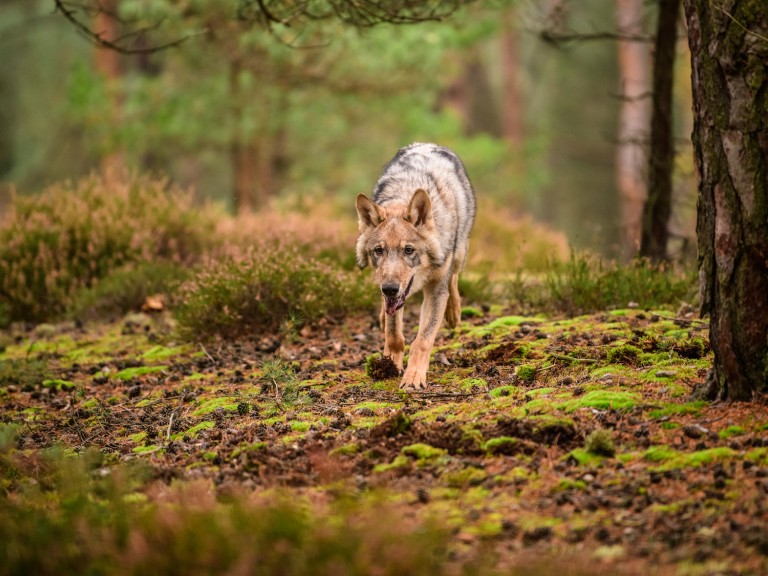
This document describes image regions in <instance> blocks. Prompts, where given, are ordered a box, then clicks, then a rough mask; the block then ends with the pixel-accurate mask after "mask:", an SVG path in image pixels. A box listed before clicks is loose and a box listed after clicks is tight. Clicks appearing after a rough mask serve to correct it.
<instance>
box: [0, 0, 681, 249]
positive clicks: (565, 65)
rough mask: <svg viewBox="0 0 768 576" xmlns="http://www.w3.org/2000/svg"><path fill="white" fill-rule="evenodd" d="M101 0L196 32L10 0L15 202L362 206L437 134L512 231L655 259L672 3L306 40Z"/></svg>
mask: <svg viewBox="0 0 768 576" xmlns="http://www.w3.org/2000/svg"><path fill="white" fill-rule="evenodd" d="M101 5H102V7H103V8H104V9H105V10H104V11H102V12H100V13H94V14H93V15H92V18H93V21H92V25H93V29H94V30H97V31H103V32H104V33H105V34H106V35H107V36H110V35H111V37H120V35H121V33H125V32H126V31H127V30H129V29H131V27H133V28H135V27H137V26H139V25H143V26H150V27H151V26H154V25H155V24H160V25H161V26H162V37H164V38H170V39H173V38H186V40H185V41H184V42H183V43H181V44H180V45H178V46H174V47H171V48H169V49H167V50H163V51H160V52H151V53H144V54H132V55H123V54H119V53H117V52H114V51H109V50H104V49H98V48H96V47H95V46H93V45H92V44H91V43H89V42H88V41H86V40H85V39H84V38H82V37H81V36H80V35H78V34H77V31H76V29H75V28H74V27H73V25H72V24H71V23H70V22H68V21H67V20H66V19H65V18H64V17H62V15H61V14H60V13H56V12H55V10H54V5H53V3H52V2H51V1H50V0H3V2H2V3H0V51H1V52H2V54H3V57H2V58H0V214H2V210H3V207H4V206H7V204H8V199H9V198H10V195H11V191H12V190H16V191H17V192H18V193H20V194H28V193H33V192H36V191H38V190H40V189H42V188H44V187H45V186H47V185H49V184H52V183H54V182H58V181H61V180H63V179H77V178H80V177H82V176H84V175H86V174H88V173H91V172H92V171H99V170H123V169H128V170H131V171H136V172H141V173H150V174H157V175H162V176H167V177H168V178H169V179H170V180H171V181H172V182H174V183H178V184H180V185H182V186H184V187H189V188H190V189H192V190H193V191H194V193H195V194H196V195H197V196H198V197H199V198H201V199H212V200H215V201H217V202H220V203H222V204H223V205H224V206H225V207H226V209H227V210H230V211H232V212H246V211H252V210H258V209H260V208H261V207H263V206H265V205H267V204H274V203H277V204H278V205H282V206H288V205H290V206H293V207H294V208H295V207H299V208H301V206H304V205H307V204H308V205H312V204H316V203H317V202H318V201H319V202H322V203H323V204H327V205H332V206H334V207H336V209H337V210H338V211H339V214H344V215H347V216H348V217H349V218H350V219H352V218H353V217H354V208H353V199H354V197H355V195H356V194H357V193H359V192H364V193H369V192H370V190H371V189H372V186H373V183H374V182H375V179H376V178H377V176H378V174H379V171H380V169H381V167H382V166H383V165H384V164H385V162H386V161H387V160H388V159H389V158H390V157H391V155H392V154H393V153H394V152H395V151H396V150H397V149H398V148H399V147H401V146H403V145H405V144H408V143H410V142H413V141H434V142H438V143H440V144H443V145H446V146H449V147H451V148H453V149H454V150H456V151H457V152H458V154H459V155H460V156H461V157H462V158H463V159H464V161H465V163H466V165H467V168H468V172H469V174H470V177H471V178H472V179H473V183H474V185H475V188H476V190H477V193H478V196H479V197H480V198H481V200H482V201H483V202H484V203H485V206H486V207H487V208H486V209H492V208H488V207H497V206H500V207H503V210H504V212H503V214H509V215H510V225H512V224H513V222H512V220H513V219H515V218H518V217H519V218H527V217H528V216H527V215H532V217H533V218H535V219H536V220H538V221H540V222H542V223H544V224H546V225H548V226H549V227H551V228H552V229H553V230H555V231H557V232H562V233H563V234H564V238H565V239H566V240H564V242H567V243H568V244H570V245H571V246H573V247H576V248H586V249H591V250H593V251H596V252H598V253H600V254H601V255H603V256H608V257H617V256H623V257H628V256H633V255H635V254H636V247H637V246H636V245H637V239H636V235H637V230H634V231H633V226H635V227H636V226H637V221H638V220H637V219H638V218H639V217H640V216H639V214H640V212H641V211H642V197H643V195H644V194H645V191H644V187H645V181H646V171H647V160H646V152H647V142H648V134H649V120H650V97H649V93H650V78H651V66H652V62H653V60H652V58H653V55H652V49H653V34H654V30H655V20H656V17H657V10H658V7H657V4H656V3H655V2H644V1H642V0H615V1H606V0H581V1H579V2H573V1H570V2H569V1H567V0H518V1H508V2H489V3H478V4H472V5H469V6H467V7H465V8H462V9H461V10H460V11H459V12H458V13H457V14H456V15H454V17H452V18H450V19H449V20H448V21H447V22H435V23H426V24H420V25H418V26H408V25H400V26H394V25H386V24H384V25H380V26H376V27H373V28H364V29H355V28H353V27H349V26H345V25H344V24H342V23H340V22H338V20H329V21H324V22H318V23H314V24H312V23H310V24H307V25H306V26H304V27H303V28H302V29H301V30H295V31H294V30H291V31H289V32H290V34H270V33H268V32H266V31H265V30H264V29H263V28H261V27H252V28H250V29H247V28H244V27H242V26H240V25H239V24H238V21H237V19H236V18H232V14H231V13H229V12H228V11H226V10H222V9H221V7H222V5H221V3H218V2H215V1H212V0H200V1H197V2H170V1H169V0H102V2H101ZM190 14H193V16H190ZM110 15H111V16H110ZM113 16H114V17H113ZM121 23H122V24H121ZM679 25H680V26H682V25H683V24H682V23H680V24H679ZM121 27H124V29H122V28H121ZM283 32H285V31H283ZM582 35H583V36H582ZM590 35H593V36H597V37H598V38H597V39H590ZM278 36H279V37H278ZM678 36H679V40H678V44H677V52H678V54H677V62H676V67H675V92H674V93H675V106H674V108H675V109H674V118H675V133H676V138H675V142H676V147H677V156H676V163H675V180H674V202H673V211H672V220H671V222H670V230H671V233H672V239H671V243H670V253H671V255H672V256H673V257H676V258H680V259H683V260H685V259H690V258H691V257H692V255H693V254H694V253H695V249H694V248H693V246H694V245H695V242H693V241H692V240H693V239H694V235H695V198H696V192H695V180H694V176H693V163H692V154H691V149H690V140H689V135H690V132H691V122H692V121H691V117H690V108H691V103H690V87H689V82H690V67H689V56H688V54H687V44H686V42H685V35H684V34H679V35H678ZM627 38H629V40H628V39H627ZM286 39H288V41H286ZM622 39H623V40H622ZM136 40H137V41H138V42H139V43H140V42H142V41H143V40H142V37H137V38H136ZM148 42H149V41H148ZM638 210H639V211H640V212H638ZM633 214H634V215H633ZM633 219H634V222H635V223H634V224H633Z"/></svg>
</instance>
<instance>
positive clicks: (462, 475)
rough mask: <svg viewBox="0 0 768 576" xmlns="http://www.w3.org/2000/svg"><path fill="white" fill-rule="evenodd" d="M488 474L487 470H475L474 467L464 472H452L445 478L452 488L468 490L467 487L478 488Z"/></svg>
mask: <svg viewBox="0 0 768 576" xmlns="http://www.w3.org/2000/svg"><path fill="white" fill-rule="evenodd" d="M487 477H488V474H487V473H486V472H485V470H481V469H480V468H475V467H474V466H467V467H466V468H464V469H463V470H458V471H456V472H450V473H448V474H446V475H445V476H444V478H445V481H446V483H447V484H448V486H450V487H451V488H466V487H467V486H477V485H478V484H481V483H482V482H483V481H484V480H485V479H486V478H487Z"/></svg>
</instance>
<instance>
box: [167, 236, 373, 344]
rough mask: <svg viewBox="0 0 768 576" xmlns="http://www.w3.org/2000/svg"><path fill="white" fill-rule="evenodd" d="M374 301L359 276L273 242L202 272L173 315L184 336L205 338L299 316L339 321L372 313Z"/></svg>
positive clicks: (271, 326)
mask: <svg viewBox="0 0 768 576" xmlns="http://www.w3.org/2000/svg"><path fill="white" fill-rule="evenodd" d="M375 301H377V298H376V292H375V290H371V289H370V287H369V286H365V285H364V282H363V277H362V276H361V275H360V274H359V273H354V272H348V271H346V270H343V269H341V268H339V267H338V266H335V265H332V264H330V263H328V262H327V261H323V260H319V259H317V258H313V257H308V256H306V255H304V254H302V253H301V250H300V249H299V248H297V247H296V246H281V245H279V244H273V245H271V246H270V245H265V246H262V247H261V248H259V249H258V250H254V251H253V252H252V253H251V254H250V256H248V257H246V258H243V259H227V260H224V261H223V262H221V263H213V264H212V265H211V266H210V267H209V268H208V269H205V270H203V271H202V272H200V273H199V274H198V275H197V276H196V277H195V278H194V279H193V280H191V281H189V282H187V283H186V284H185V285H184V286H182V288H181V290H180V294H179V295H178V298H177V302H176V305H175V316H176V319H177V321H178V327H179V331H180V333H181V335H182V336H183V337H186V338H191V339H197V340H200V339H203V340H205V339H208V338H210V337H213V336H215V335H220V336H225V337H227V336H236V335H239V334H244V333H255V334H258V333H265V332H270V331H274V330H276V329H278V328H279V327H280V325H281V324H282V323H284V322H286V321H289V320H290V321H291V322H295V321H296V319H297V318H300V319H302V320H303V321H305V322H312V321H315V320H318V319H320V318H323V317H326V316H335V317H341V316H343V315H344V314H346V313H348V312H350V311H353V310H362V309H372V308H373V306H374V304H375Z"/></svg>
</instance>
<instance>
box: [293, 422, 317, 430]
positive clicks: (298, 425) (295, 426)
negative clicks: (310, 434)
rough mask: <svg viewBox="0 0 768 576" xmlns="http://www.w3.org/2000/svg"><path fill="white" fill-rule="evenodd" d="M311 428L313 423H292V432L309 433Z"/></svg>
mask: <svg viewBox="0 0 768 576" xmlns="http://www.w3.org/2000/svg"><path fill="white" fill-rule="evenodd" d="M311 427H312V423H311V422H291V430H293V431H294V432H307V431H308V430H309V429H310V428H311Z"/></svg>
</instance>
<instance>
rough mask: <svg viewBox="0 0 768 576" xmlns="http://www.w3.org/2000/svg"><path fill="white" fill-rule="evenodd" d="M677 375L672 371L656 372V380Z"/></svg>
mask: <svg viewBox="0 0 768 576" xmlns="http://www.w3.org/2000/svg"><path fill="white" fill-rule="evenodd" d="M676 375H677V372H675V371H674V370H657V371H656V377H657V378H672V377H674V376H676Z"/></svg>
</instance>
